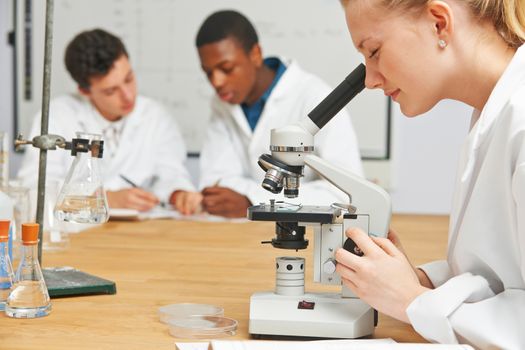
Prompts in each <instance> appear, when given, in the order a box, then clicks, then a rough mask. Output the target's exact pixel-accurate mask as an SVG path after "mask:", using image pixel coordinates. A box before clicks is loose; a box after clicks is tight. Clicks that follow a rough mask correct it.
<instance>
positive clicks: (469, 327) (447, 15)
mask: <svg viewBox="0 0 525 350" xmlns="http://www.w3.org/2000/svg"><path fill="white" fill-rule="evenodd" d="M343 5H344V7H345V12H346V19H347V24H348V28H349V30H350V33H351V36H352V41H353V42H354V45H355V46H356V48H357V49H358V50H359V51H360V52H361V53H362V54H363V56H364V57H365V61H366V66H367V71H366V86H367V87H368V88H371V89H382V90H384V92H385V94H386V95H388V96H390V97H391V98H392V99H393V100H394V101H396V102H397V103H399V105H400V108H401V110H402V112H403V113H404V114H405V115H406V116H408V117H414V116H417V115H419V114H422V113H424V112H426V111H428V110H429V109H431V108H432V107H433V106H434V105H435V104H436V103H437V102H439V101H440V100H442V99H454V100H458V101H462V102H464V103H466V104H468V105H470V106H472V107H473V108H474V112H473V114H472V122H471V129H470V131H469V134H468V136H467V137H466V140H465V144H464V147H463V150H462V154H461V157H460V164H459V168H458V176H457V183H456V190H455V195H454V203H453V208H452V212H451V216H450V231H449V246H448V256H447V260H446V261H439V262H433V263H429V264H426V265H424V266H420V267H418V268H415V267H413V266H412V265H411V264H410V262H409V260H408V259H407V257H406V256H405V254H404V252H403V249H402V247H401V245H400V243H399V240H398V238H397V235H396V234H395V233H394V232H393V231H391V232H390V233H389V237H388V238H389V239H380V238H373V237H368V236H367V235H366V234H365V233H364V232H362V231H361V230H359V229H353V230H348V232H347V235H348V236H349V237H350V238H352V239H353V240H354V241H355V242H356V243H357V245H358V246H359V247H360V248H361V250H363V251H364V253H365V254H364V256H362V257H359V256H356V255H353V254H351V253H349V252H347V251H344V250H339V251H338V252H337V260H338V262H339V264H338V267H337V271H338V273H339V274H340V275H341V276H342V278H343V281H344V283H345V284H346V285H347V286H348V287H350V288H351V289H352V290H353V291H354V292H355V293H356V294H357V295H358V296H359V297H360V298H362V299H363V300H364V301H366V302H368V303H369V304H370V305H371V306H373V307H374V308H376V309H377V310H379V311H380V312H383V313H385V314H388V315H390V316H393V317H395V318H397V319H400V320H402V321H405V322H408V323H411V324H412V325H413V327H414V328H415V329H416V331H417V332H419V333H420V334H421V335H422V336H424V337H425V338H426V339H428V340H429V341H433V342H440V343H457V342H460V343H469V344H471V345H473V346H475V347H478V348H505V349H525V332H524V331H523V326H522V324H523V321H524V320H525V48H524V47H522V44H523V42H524V40H525V29H524V27H525V1H524V0H515V1H512V0H462V1H461V0H348V1H343ZM443 142H446V135H444V138H443Z"/></svg>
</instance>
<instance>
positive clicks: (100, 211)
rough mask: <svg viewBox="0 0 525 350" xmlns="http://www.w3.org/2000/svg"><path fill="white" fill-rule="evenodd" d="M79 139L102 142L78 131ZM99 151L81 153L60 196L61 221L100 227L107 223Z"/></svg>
mask: <svg viewBox="0 0 525 350" xmlns="http://www.w3.org/2000/svg"><path fill="white" fill-rule="evenodd" d="M76 134H77V139H84V140H88V141H89V143H90V144H91V142H92V141H101V136H100V135H98V134H90V133H85V132H77V133H76ZM99 157H102V154H101V152H100V154H99V152H94V151H93V150H92V151H89V152H88V151H78V152H76V155H75V160H74V161H73V163H72V164H71V167H70V168H69V171H68V174H67V176H66V179H65V181H64V185H63V186H62V190H61V191H60V194H59V195H58V199H57V204H56V206H55V217H56V218H57V219H58V220H60V221H68V222H75V223H84V224H98V223H103V222H106V221H107V220H108V217H109V215H108V212H109V210H108V202H107V198H106V193H105V191H104V188H103V186H102V173H101V169H100V159H99Z"/></svg>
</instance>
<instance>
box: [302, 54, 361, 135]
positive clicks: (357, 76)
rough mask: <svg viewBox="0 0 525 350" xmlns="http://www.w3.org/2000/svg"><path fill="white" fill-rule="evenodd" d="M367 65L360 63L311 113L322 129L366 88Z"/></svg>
mask: <svg viewBox="0 0 525 350" xmlns="http://www.w3.org/2000/svg"><path fill="white" fill-rule="evenodd" d="M365 75H366V67H365V65H364V64H362V63H361V64H360V65H359V66H357V68H355V69H354V70H353V71H352V72H351V73H350V74H348V76H347V77H346V78H345V80H343V81H342V82H341V84H339V85H338V86H337V87H336V88H335V89H334V90H333V91H332V92H331V93H330V94H329V95H328V96H326V97H325V99H324V100H322V101H321V102H320V103H319V104H318V105H317V106H316V107H315V108H314V109H313V110H312V111H311V112H310V113H308V117H310V119H311V120H312V121H313V122H314V123H315V125H317V126H318V127H319V129H321V128H322V127H323V126H325V124H326V123H328V122H329V121H330V120H331V119H332V118H333V117H334V116H335V115H336V114H337V113H339V111H340V110H341V109H343V107H344V106H346V105H347V103H348V102H350V101H351V100H352V99H353V98H354V97H355V96H356V95H357V94H358V93H360V92H361V91H363V89H364V88H365Z"/></svg>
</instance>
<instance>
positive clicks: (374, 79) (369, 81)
mask: <svg viewBox="0 0 525 350" xmlns="http://www.w3.org/2000/svg"><path fill="white" fill-rule="evenodd" d="M383 81H384V79H383V76H382V75H381V73H379V72H378V71H377V69H374V68H372V67H370V65H367V66H366V77H365V86H366V88H367V89H379V88H381V86H382V85H383Z"/></svg>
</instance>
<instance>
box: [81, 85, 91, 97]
mask: <svg viewBox="0 0 525 350" xmlns="http://www.w3.org/2000/svg"><path fill="white" fill-rule="evenodd" d="M78 92H79V93H80V94H81V95H82V96H85V97H89V96H90V95H91V91H89V89H86V88H83V87H81V86H79V87H78Z"/></svg>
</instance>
